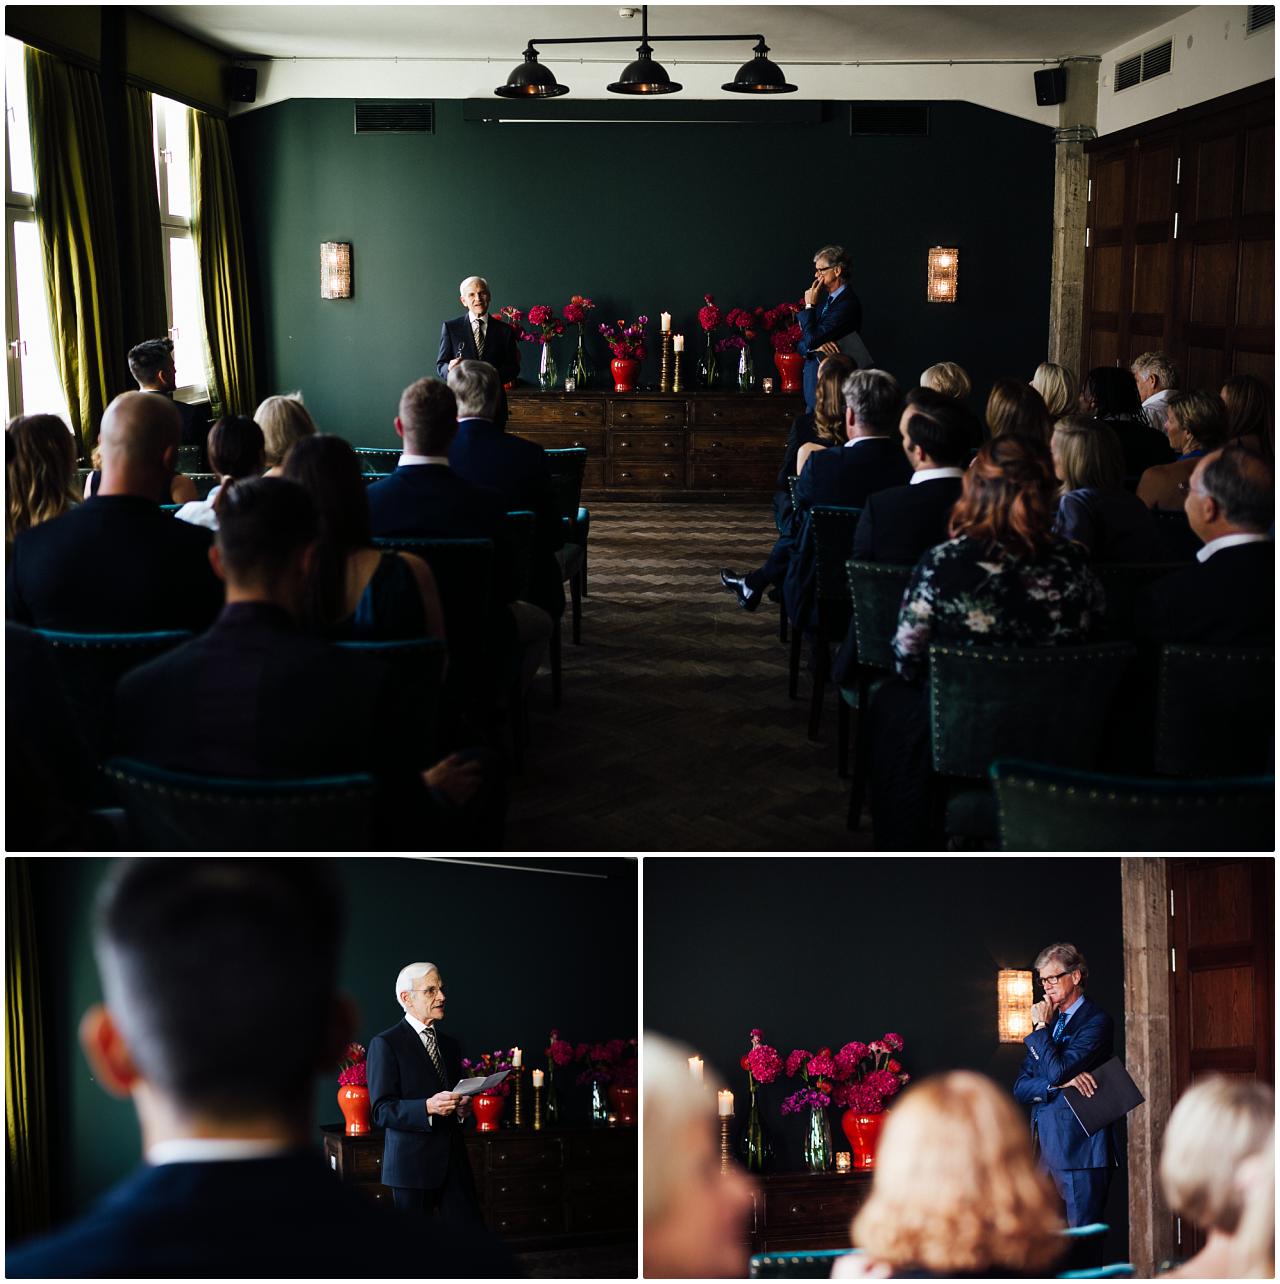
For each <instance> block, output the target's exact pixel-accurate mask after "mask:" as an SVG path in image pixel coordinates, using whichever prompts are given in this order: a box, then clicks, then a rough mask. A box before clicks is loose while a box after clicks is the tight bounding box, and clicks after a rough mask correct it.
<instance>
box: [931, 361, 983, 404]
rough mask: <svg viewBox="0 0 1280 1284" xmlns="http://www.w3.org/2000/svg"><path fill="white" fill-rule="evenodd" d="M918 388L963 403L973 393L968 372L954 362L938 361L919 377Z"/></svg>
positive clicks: (971, 381)
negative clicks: (938, 393)
mask: <svg viewBox="0 0 1280 1284" xmlns="http://www.w3.org/2000/svg"><path fill="white" fill-rule="evenodd" d="M920 386H921V387H922V388H928V389H930V390H931V391H933V392H940V393H942V395H943V396H944V397H954V398H955V399H956V400H957V401H963V400H964V399H965V398H966V397H967V396H968V395H969V394H970V393H971V392H972V391H973V380H971V379H970V378H969V374H968V371H966V370H965V369H964V367H963V366H958V365H956V363H955V362H954V361H939V362H938V363H937V365H933V366H930V367H929V368H928V370H926V371H925V372H924V373H923V374H922V375H921V376H920Z"/></svg>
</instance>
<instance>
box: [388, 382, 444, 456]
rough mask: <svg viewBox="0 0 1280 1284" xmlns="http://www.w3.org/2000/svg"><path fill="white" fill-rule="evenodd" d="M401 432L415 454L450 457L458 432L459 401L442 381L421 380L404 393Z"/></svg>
mask: <svg viewBox="0 0 1280 1284" xmlns="http://www.w3.org/2000/svg"><path fill="white" fill-rule="evenodd" d="M400 430H401V431H402V432H403V433H404V444H405V449H406V450H407V451H408V452H409V453H410V454H412V455H447V454H448V453H449V443H450V442H451V441H453V436H454V433H456V432H457V431H458V399H457V397H456V396H454V393H453V389H452V388H450V387H449V386H448V384H444V383H441V382H440V380H439V379H419V380H418V381H417V382H416V383H411V384H410V385H409V386H408V387H407V388H406V389H405V390H404V391H403V392H402V393H401V394H400Z"/></svg>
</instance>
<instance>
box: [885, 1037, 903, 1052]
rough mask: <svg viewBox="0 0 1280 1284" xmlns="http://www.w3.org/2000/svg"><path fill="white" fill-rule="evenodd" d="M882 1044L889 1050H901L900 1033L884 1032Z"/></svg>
mask: <svg viewBox="0 0 1280 1284" xmlns="http://www.w3.org/2000/svg"><path fill="white" fill-rule="evenodd" d="M884 1046H885V1047H886V1048H888V1049H889V1051H890V1052H901V1051H902V1047H903V1044H902V1035H900V1034H886V1035H885V1036H884Z"/></svg>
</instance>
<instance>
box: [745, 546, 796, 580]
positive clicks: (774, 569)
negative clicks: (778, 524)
mask: <svg viewBox="0 0 1280 1284" xmlns="http://www.w3.org/2000/svg"><path fill="white" fill-rule="evenodd" d="M793 548H795V542H794V541H793V540H792V538H791V536H790V534H784V535H779V536H778V538H777V541H776V542H775V543H774V546H773V547H772V548H771V549H770V550H769V556H768V557H767V558H765V562H764V565H763V566H761V567H760V568H759V569H758V570H754V571H749V572H748V573H747V574H746V575H744V576H743V577H742V578H743V582H744V583H745V584H746V586H747V587H748V588H749V589H750V590H751V591H752V592H753V593H761V592H763V591H764V590H765V589H767V588H768V587H769V585H770V584H779V585H780V584H781V583H782V581H783V580H784V579H786V576H787V567H788V566H789V565H790V564H791V551H792V549H793Z"/></svg>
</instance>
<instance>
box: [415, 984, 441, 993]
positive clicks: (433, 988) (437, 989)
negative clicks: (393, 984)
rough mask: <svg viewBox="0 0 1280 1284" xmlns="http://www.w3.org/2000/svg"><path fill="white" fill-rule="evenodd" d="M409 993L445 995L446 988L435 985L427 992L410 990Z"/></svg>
mask: <svg viewBox="0 0 1280 1284" xmlns="http://www.w3.org/2000/svg"><path fill="white" fill-rule="evenodd" d="M409 993H410V994H443V993H444V986H443V985H439V986H437V985H433V986H431V987H430V988H429V989H426V990H410V991H409Z"/></svg>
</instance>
